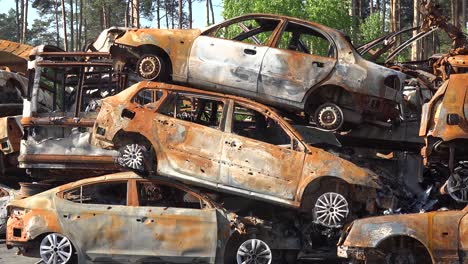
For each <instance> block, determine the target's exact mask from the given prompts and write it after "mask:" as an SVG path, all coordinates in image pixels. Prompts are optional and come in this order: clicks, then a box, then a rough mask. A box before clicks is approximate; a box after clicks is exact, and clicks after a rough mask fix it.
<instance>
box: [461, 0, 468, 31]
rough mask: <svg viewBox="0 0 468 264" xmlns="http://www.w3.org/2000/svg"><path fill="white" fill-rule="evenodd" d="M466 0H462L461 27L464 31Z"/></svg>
mask: <svg viewBox="0 0 468 264" xmlns="http://www.w3.org/2000/svg"><path fill="white" fill-rule="evenodd" d="M467 1H468V0H462V27H463V29H466V2H467Z"/></svg>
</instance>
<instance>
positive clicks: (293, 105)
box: [111, 14, 404, 130]
mask: <svg viewBox="0 0 468 264" xmlns="http://www.w3.org/2000/svg"><path fill="white" fill-rule="evenodd" d="M114 43H115V46H114V47H112V48H111V54H112V56H113V58H114V60H115V61H116V65H117V66H116V68H117V69H129V70H130V71H135V72H136V73H137V74H139V75H140V76H141V77H142V78H144V79H146V80H160V81H168V80H172V81H174V82H177V83H188V84H190V85H193V86H196V87H199V88H203V89H208V90H214V91H219V92H226V93H230V94H235V95H240V96H244V97H248V98H253V99H255V100H257V101H260V102H262V103H265V104H269V105H273V106H276V107H278V108H281V109H289V110H291V111H305V112H306V113H307V114H308V115H310V116H314V119H315V121H316V124H317V125H318V126H319V127H321V128H323V129H327V130H336V129H340V128H341V127H342V125H343V124H344V123H349V124H359V123H362V122H363V121H365V120H371V121H376V120H379V121H387V120H388V119H396V118H398V116H399V111H398V110H397V109H396V107H397V106H398V104H399V103H401V102H402V98H403V97H402V88H403V81H404V74H402V73H400V72H397V71H394V70H391V69H388V68H385V67H382V66H379V65H377V64H374V63H372V62H369V61H366V60H365V59H363V58H362V57H361V56H360V55H359V54H358V53H357V51H355V49H354V48H353V46H352V44H351V43H350V42H349V41H348V39H347V37H346V36H345V35H343V34H342V33H341V32H339V31H337V30H334V29H331V28H328V27H325V26H323V25H320V24H316V23H313V22H309V21H305V20H300V19H297V18H291V17H284V16H277V15H268V14H251V15H245V16H240V17H237V18H233V19H231V20H227V21H224V22H221V23H219V24H216V25H214V26H211V27H209V28H207V29H205V30H202V31H201V30H196V29H195V30H162V29H131V30H128V31H126V33H124V34H121V35H120V36H118V37H117V38H116V39H115V42H114Z"/></svg>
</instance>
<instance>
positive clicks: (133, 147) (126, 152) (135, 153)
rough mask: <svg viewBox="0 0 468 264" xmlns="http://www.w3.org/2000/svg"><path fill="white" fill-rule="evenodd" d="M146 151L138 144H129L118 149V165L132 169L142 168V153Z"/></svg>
mask: <svg viewBox="0 0 468 264" xmlns="http://www.w3.org/2000/svg"><path fill="white" fill-rule="evenodd" d="M145 151H146V149H145V147H143V146H140V145H138V144H130V145H126V146H125V147H123V149H122V150H120V152H119V154H120V156H119V158H118V163H119V164H120V166H123V167H127V168H131V169H134V170H143V161H144V156H143V153H144V152H145Z"/></svg>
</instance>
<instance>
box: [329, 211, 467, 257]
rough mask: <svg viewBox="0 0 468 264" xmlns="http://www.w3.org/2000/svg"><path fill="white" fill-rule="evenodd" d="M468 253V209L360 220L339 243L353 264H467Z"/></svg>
mask: <svg viewBox="0 0 468 264" xmlns="http://www.w3.org/2000/svg"><path fill="white" fill-rule="evenodd" d="M467 253H468V206H467V207H465V208H464V209H462V210H452V211H437V212H430V213H423V214H408V215H390V216H380V217H371V218H366V219H360V220H356V221H354V222H353V223H352V224H351V225H350V226H349V227H348V228H347V229H346V231H345V232H344V234H343V236H342V237H341V240H340V242H339V243H338V255H339V256H340V257H343V258H349V259H351V260H352V261H354V262H353V263H359V262H362V263H467V262H468V258H467V256H468V255H467Z"/></svg>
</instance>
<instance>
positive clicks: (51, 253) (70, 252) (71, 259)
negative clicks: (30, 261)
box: [39, 233, 76, 264]
mask: <svg viewBox="0 0 468 264" xmlns="http://www.w3.org/2000/svg"><path fill="white" fill-rule="evenodd" d="M39 254H40V256H41V259H42V262H43V263H48V262H50V261H51V260H52V262H51V263H54V264H70V263H75V261H76V259H75V258H76V256H75V250H74V248H73V245H72V243H71V241H70V240H69V239H68V238H67V237H65V236H64V235H61V234H58V233H50V234H47V235H46V236H45V237H44V238H43V239H42V241H41V244H40V246H39Z"/></svg>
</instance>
